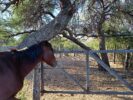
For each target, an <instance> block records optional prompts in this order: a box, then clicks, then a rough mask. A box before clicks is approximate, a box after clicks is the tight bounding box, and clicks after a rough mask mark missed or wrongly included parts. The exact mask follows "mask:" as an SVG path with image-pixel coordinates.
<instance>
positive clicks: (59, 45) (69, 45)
mask: <svg viewBox="0 0 133 100" xmlns="http://www.w3.org/2000/svg"><path fill="white" fill-rule="evenodd" d="M51 43H52V45H53V47H54V49H56V50H60V49H68V50H73V49H80V47H79V46H78V45H76V44H74V43H73V42H71V41H69V40H67V39H65V38H61V37H57V38H54V39H52V40H51Z"/></svg>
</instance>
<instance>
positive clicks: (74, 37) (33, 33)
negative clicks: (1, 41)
mask: <svg viewBox="0 0 133 100" xmlns="http://www.w3.org/2000/svg"><path fill="white" fill-rule="evenodd" d="M120 3H121V2H120V1H118V0H86V1H85V0H9V1H8V0H7V1H5V2H4V0H1V3H0V4H1V5H5V8H3V6H1V8H2V12H3V13H6V12H7V11H8V12H10V13H13V15H12V16H13V18H12V19H11V20H12V22H14V25H15V24H17V25H18V27H21V28H18V29H15V30H18V31H15V32H13V34H11V35H10V36H16V35H20V34H25V33H30V34H27V37H26V38H25V39H24V41H23V42H22V43H21V44H20V45H19V47H18V48H22V47H25V46H31V45H33V44H35V43H38V42H40V41H44V40H50V39H52V38H54V37H55V36H57V35H59V34H62V35H63V36H64V37H66V38H67V39H70V40H71V41H73V42H74V43H76V44H78V45H79V46H80V47H82V48H83V49H86V50H91V48H90V47H88V46H86V45H84V44H83V43H81V41H80V40H79V38H82V37H83V38H85V37H87V38H89V37H91V36H96V37H98V38H99V40H100V41H99V49H100V50H106V45H105V40H106V39H105V35H106V34H107V35H110V32H107V31H105V30H104V24H105V23H106V22H108V19H111V18H112V17H114V15H115V17H116V18H118V16H116V15H117V14H116V13H118V12H120V13H121V15H122V13H123V14H126V15H128V16H132V10H126V9H121V4H120ZM83 4H84V5H83ZM14 9H15V10H14ZM83 10H84V11H85V12H88V13H87V14H85V13H82V11H83ZM79 13H80V14H81V15H80V14H79ZM82 19H84V21H83V20H82ZM14 20H15V21H14ZM108 31H109V30H108ZM14 33H15V34H14ZM95 56H98V55H95ZM101 58H102V60H103V61H104V62H105V63H106V64H107V65H109V62H108V57H107V55H106V54H102V55H101Z"/></svg>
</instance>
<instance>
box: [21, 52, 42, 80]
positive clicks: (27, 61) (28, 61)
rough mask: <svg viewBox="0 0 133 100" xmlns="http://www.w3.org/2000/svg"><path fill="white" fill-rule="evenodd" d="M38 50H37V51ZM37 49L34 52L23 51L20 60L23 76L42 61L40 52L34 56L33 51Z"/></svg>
mask: <svg viewBox="0 0 133 100" xmlns="http://www.w3.org/2000/svg"><path fill="white" fill-rule="evenodd" d="M36 52H37V51H36ZM36 52H35V51H32V52H26V51H25V52H22V55H21V54H20V57H19V61H20V66H21V67H20V73H21V76H22V77H23V78H24V77H25V76H27V74H29V73H30V72H31V71H32V69H34V68H35V67H36V66H37V64H38V63H39V62H41V54H40V53H38V54H37V55H36V57H34V58H33V57H32V55H33V53H36Z"/></svg>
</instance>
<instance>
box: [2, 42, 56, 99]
mask: <svg viewBox="0 0 133 100" xmlns="http://www.w3.org/2000/svg"><path fill="white" fill-rule="evenodd" d="M39 62H45V63H47V64H48V65H50V66H53V67H55V66H56V64H57V62H56V58H55V56H54V51H53V48H52V46H51V44H50V43H49V42H48V41H43V42H40V43H38V44H35V45H33V46H31V47H29V48H27V49H25V50H11V51H5V52H0V100H18V99H17V98H16V97H15V96H16V94H17V93H18V92H19V91H20V90H21V89H22V87H23V82H24V78H25V77H26V76H27V74H28V73H29V72H30V71H31V70H32V69H34V68H35V66H36V65H37V64H38V63H39Z"/></svg>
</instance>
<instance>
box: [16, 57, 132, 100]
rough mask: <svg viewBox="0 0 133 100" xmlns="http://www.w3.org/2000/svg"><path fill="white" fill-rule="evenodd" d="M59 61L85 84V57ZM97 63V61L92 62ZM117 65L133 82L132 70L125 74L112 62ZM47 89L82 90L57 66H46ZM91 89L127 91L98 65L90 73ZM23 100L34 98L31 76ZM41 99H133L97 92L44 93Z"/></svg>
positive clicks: (121, 73)
mask: <svg viewBox="0 0 133 100" xmlns="http://www.w3.org/2000/svg"><path fill="white" fill-rule="evenodd" d="M58 61H59V63H60V64H61V66H63V68H66V71H67V72H68V73H69V74H71V75H72V76H73V77H74V78H75V79H77V80H79V83H80V84H81V85H82V86H85V76H86V71H85V70H86V68H85V58H84V57H77V58H75V57H73V58H72V57H63V58H61V59H58ZM91 64H92V65H95V63H91ZM111 65H113V66H115V67H114V68H115V70H117V71H118V73H119V75H122V76H123V77H125V79H127V80H128V81H129V82H130V83H131V84H132V82H133V77H132V76H131V74H132V72H130V73H128V75H127V76H125V73H124V71H123V69H122V67H121V66H120V67H117V66H119V65H118V64H113V63H112V64H111ZM44 76H45V78H44V80H45V89H46V90H81V89H80V88H79V87H78V86H77V85H76V84H75V83H74V82H72V81H71V80H70V79H68V78H67V77H66V76H65V75H64V74H63V73H62V72H61V70H60V69H59V68H58V67H57V68H55V69H52V68H50V69H49V67H47V66H45V73H44ZM89 85H90V90H98V91H99V90H107V91H127V90H128V89H127V88H125V87H124V86H123V85H122V84H120V82H119V81H117V80H116V79H115V78H114V77H112V76H111V75H109V74H108V73H103V72H99V71H98V70H97V66H96V65H95V66H93V67H91V73H90V84H89ZM18 97H19V98H21V99H22V100H31V98H32V81H31V76H29V77H28V78H27V79H26V80H25V85H24V88H23V89H22V91H21V92H20V93H19V95H18ZM41 100H133V96H132V95H96V94H93V95H92V94H89V95H85V94H76V95H69V94H44V96H42V98H41Z"/></svg>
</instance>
